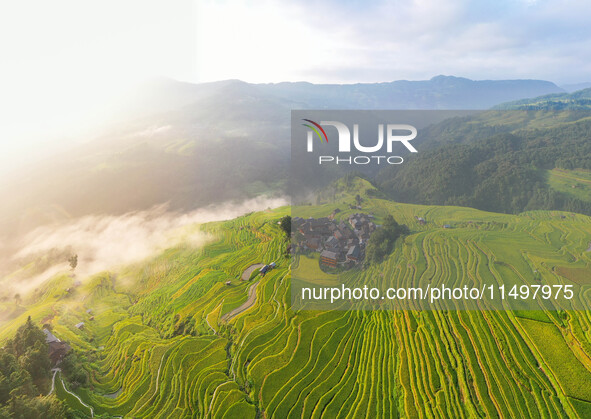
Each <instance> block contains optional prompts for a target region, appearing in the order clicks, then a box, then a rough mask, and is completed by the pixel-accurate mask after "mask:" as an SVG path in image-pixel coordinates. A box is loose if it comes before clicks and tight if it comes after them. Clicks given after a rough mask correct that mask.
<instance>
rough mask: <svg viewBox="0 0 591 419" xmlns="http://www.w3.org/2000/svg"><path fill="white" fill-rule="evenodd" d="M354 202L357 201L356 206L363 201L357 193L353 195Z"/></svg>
mask: <svg viewBox="0 0 591 419" xmlns="http://www.w3.org/2000/svg"><path fill="white" fill-rule="evenodd" d="M355 202H357V206H359V205H361V203H362V202H363V199H362V198H361V195H359V194H357V195H355Z"/></svg>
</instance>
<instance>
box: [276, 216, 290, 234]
mask: <svg viewBox="0 0 591 419" xmlns="http://www.w3.org/2000/svg"><path fill="white" fill-rule="evenodd" d="M279 225H280V227H281V230H283V232H284V233H285V235H286V236H287V238H289V237H290V236H291V216H289V215H286V216H285V217H283V218H282V219H281V220H280V221H279Z"/></svg>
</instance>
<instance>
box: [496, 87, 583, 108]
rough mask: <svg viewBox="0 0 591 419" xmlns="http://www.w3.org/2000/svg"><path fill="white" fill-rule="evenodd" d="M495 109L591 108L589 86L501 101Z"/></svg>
mask: <svg viewBox="0 0 591 419" xmlns="http://www.w3.org/2000/svg"><path fill="white" fill-rule="evenodd" d="M495 109H505V110H507V109H520V110H540V109H543V110H563V109H591V88H588V89H583V90H579V91H576V92H573V93H551V94H549V95H544V96H540V97H537V98H535V99H521V100H517V101H514V102H508V103H503V104H500V105H498V106H496V107H495Z"/></svg>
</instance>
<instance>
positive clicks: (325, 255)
mask: <svg viewBox="0 0 591 419" xmlns="http://www.w3.org/2000/svg"><path fill="white" fill-rule="evenodd" d="M320 263H321V264H323V265H326V266H330V267H331V268H336V266H337V254H336V253H335V252H331V251H330V250H325V251H323V252H322V253H321V254H320Z"/></svg>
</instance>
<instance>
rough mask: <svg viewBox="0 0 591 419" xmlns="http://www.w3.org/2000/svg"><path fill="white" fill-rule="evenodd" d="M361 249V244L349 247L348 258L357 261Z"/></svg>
mask: <svg viewBox="0 0 591 419" xmlns="http://www.w3.org/2000/svg"><path fill="white" fill-rule="evenodd" d="M359 255H360V250H359V246H353V247H351V248H349V251H348V252H347V260H352V261H353V262H357V261H358V260H359Z"/></svg>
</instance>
